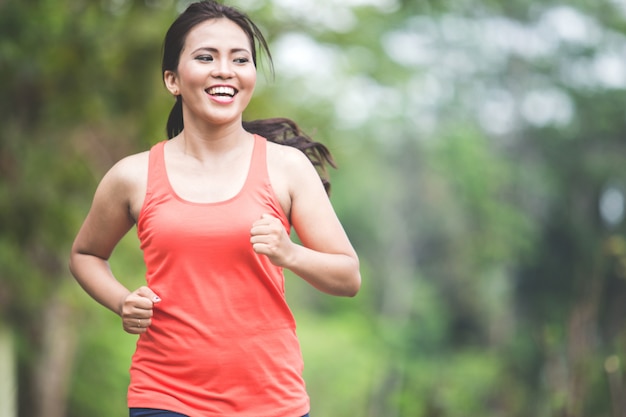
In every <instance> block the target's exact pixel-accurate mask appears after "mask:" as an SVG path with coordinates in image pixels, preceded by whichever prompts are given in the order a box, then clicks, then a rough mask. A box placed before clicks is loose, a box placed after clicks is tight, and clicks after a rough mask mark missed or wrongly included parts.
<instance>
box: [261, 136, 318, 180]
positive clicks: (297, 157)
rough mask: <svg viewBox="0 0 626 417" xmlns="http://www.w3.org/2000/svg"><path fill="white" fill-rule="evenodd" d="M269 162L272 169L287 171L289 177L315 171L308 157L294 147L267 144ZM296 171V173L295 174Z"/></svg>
mask: <svg viewBox="0 0 626 417" xmlns="http://www.w3.org/2000/svg"><path fill="white" fill-rule="evenodd" d="M267 160H268V165H269V167H270V168H278V169H281V170H285V171H286V173H288V174H289V175H294V174H297V173H298V172H302V170H304V171H308V170H313V171H314V168H313V164H312V163H311V161H309V159H308V158H307V156H306V155H305V154H304V152H302V151H301V150H299V149H296V148H294V147H293V146H287V145H281V144H278V143H274V142H269V141H268V142H267ZM294 170H295V172H294Z"/></svg>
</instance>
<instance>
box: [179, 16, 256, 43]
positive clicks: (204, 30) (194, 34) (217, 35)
mask: <svg viewBox="0 0 626 417" xmlns="http://www.w3.org/2000/svg"><path fill="white" fill-rule="evenodd" d="M205 46H206V47H211V48H226V49H233V48H235V49H246V50H248V51H251V45H250V39H248V35H246V32H244V31H243V29H241V28H240V27H239V25H237V24H236V23H235V22H233V21H232V20H230V19H226V18H220V19H210V20H206V21H204V22H202V23H199V24H197V25H196V26H194V27H193V28H192V29H191V30H190V31H189V33H188V34H187V37H186V39H185V46H184V49H195V48H200V47H205Z"/></svg>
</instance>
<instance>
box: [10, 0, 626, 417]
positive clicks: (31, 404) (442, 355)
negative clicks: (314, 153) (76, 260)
mask: <svg viewBox="0 0 626 417" xmlns="http://www.w3.org/2000/svg"><path fill="white" fill-rule="evenodd" d="M184 3H185V2H183V1H174V0H145V1H129V0H99V1H96V2H91V1H84V0H61V1H59V0H55V1H52V0H32V1H17V0H0V91H2V93H3V97H4V100H2V101H0V124H1V126H2V128H1V129H0V220H1V222H0V225H1V229H0V324H1V326H0V327H8V328H9V329H11V333H12V335H13V340H14V344H15V349H14V351H15V360H16V363H17V374H18V375H17V378H18V386H19V390H18V393H19V396H18V401H17V408H18V413H16V415H19V416H24V417H39V416H46V417H57V416H70V417H71V416H76V417H78V416H85V415H89V416H94V417H97V416H113V415H124V414H125V413H126V411H125V407H126V406H125V393H126V386H127V384H128V366H129V363H130V356H131V354H132V352H133V348H134V343H135V339H134V338H133V337H132V336H129V335H127V334H125V333H124V332H123V331H122V329H121V325H120V323H119V320H118V318H117V317H115V315H113V314H112V313H110V312H108V311H106V310H105V309H104V308H102V307H100V306H98V305H97V304H96V303H95V302H94V301H92V300H91V299H89V297H88V296H87V295H86V294H85V293H84V292H82V290H81V289H80V288H79V287H78V285H77V284H76V283H75V282H74V281H73V280H72V279H71V278H70V276H69V273H68V271H67V268H66V266H65V264H66V260H67V257H68V251H69V247H70V245H71V242H72V239H73V236H74V235H75V233H76V231H77V230H78V227H79V226H80V223H81V221H82V219H83V218H84V216H85V214H86V212H87V210H88V207H89V204H90V200H91V197H92V195H93V192H94V190H95V186H96V184H97V182H98V181H99V179H100V178H101V177H102V175H103V174H104V172H106V170H107V169H108V168H109V167H110V166H111V165H112V164H113V163H114V162H115V161H117V160H118V159H120V158H121V157H123V156H125V155H127V154H130V153H133V152H137V151H140V150H145V149H147V148H148V147H149V146H150V145H151V144H153V143H155V142H157V141H159V140H161V139H163V138H164V137H165V134H164V126H165V119H166V117H167V113H168V111H169V108H170V106H171V105H172V104H173V102H172V99H171V97H169V95H168V94H167V93H166V92H165V89H164V88H163V86H162V81H161V74H160V56H159V54H160V48H161V41H162V37H163V35H164V33H165V30H166V29H167V27H168V26H169V24H170V22H171V21H172V20H173V19H174V17H175V16H176V14H177V12H178V11H179V10H181V8H182V7H183V6H184ZM233 4H234V5H237V6H240V7H242V8H243V9H245V10H247V11H248V12H249V13H250V14H251V16H252V17H253V18H254V20H255V21H256V22H257V23H259V24H260V26H261V27H262V28H263V30H264V32H265V33H266V34H267V37H268V40H269V41H270V44H271V47H272V52H273V55H274V60H275V61H274V64H275V69H276V76H275V78H273V77H272V75H271V74H270V73H269V72H268V69H269V68H268V65H267V61H263V60H262V65H260V68H259V71H260V72H261V76H260V77H259V85H258V87H257V92H256V98H255V99H254V100H253V102H252V103H251V105H250V107H249V109H248V111H247V113H246V117H247V118H248V119H254V118H265V117H275V116H283V117H289V118H292V119H294V120H296V121H297V122H298V123H299V124H300V125H301V126H302V127H303V128H304V129H305V130H307V131H308V132H310V133H313V134H314V136H315V138H317V139H318V140H320V141H322V142H324V143H326V144H327V145H328V146H329V148H330V149H331V151H332V152H333V154H334V155H335V158H336V160H337V162H338V164H339V166H340V169H339V170H338V171H336V172H333V173H331V174H332V176H331V178H332V181H333V194H332V200H333V204H334V206H335V208H336V210H337V212H338V214H339V216H340V218H341V219H342V222H343V224H344V225H345V227H346V230H347V231H348V234H349V235H350V237H351V239H352V241H353V243H354V244H355V246H356V247H357V250H358V252H359V254H360V257H361V263H362V274H363V288H362V291H361V293H360V294H359V295H358V296H357V297H356V298H355V299H337V298H331V297H328V296H325V295H323V294H319V293H317V292H315V291H314V290H313V289H312V288H310V287H308V286H307V285H306V284H305V283H303V282H302V281H301V280H299V279H298V278H297V277H294V276H292V275H291V274H289V273H288V274H287V295H288V298H289V301H290V304H291V305H292V307H293V310H294V313H295V315H296V318H297V320H298V333H299V335H300V338H301V343H302V349H303V352H304V355H305V364H306V366H305V379H306V380H307V384H308V388H309V392H310V395H311V398H312V415H313V416H318V417H331V416H332V417H342V416H346V417H347V416H354V415H357V416H368V417H396V416H397V417H420V416H428V417H437V416H442V417H443V416H446V417H454V416H459V417H461V416H468V415H489V416H507V417H511V416H524V417H525V416H531V415H532V416H538V417H541V416H553V415H565V416H607V415H621V414H623V413H624V407H625V406H624V403H623V398H622V396H623V393H624V392H625V387H624V386H623V385H622V380H623V378H622V376H623V365H622V363H623V361H624V360H625V358H624V349H625V347H626V328H625V326H624V317H625V315H626V240H625V237H624V222H623V215H624V212H623V211H624V196H625V195H626V189H625V187H626V181H625V180H624V178H625V176H626V164H625V163H624V155H626V142H625V136H626V110H625V109H626V94H624V93H625V90H626V63H625V61H624V59H623V58H624V56H626V5H625V3H624V1H621V0H610V1H609V0H601V1H597V2H583V1H570V2H567V3H565V2H558V1H547V2H539V1H536V0H515V1H503V0H464V1H440V0H430V1H419V2H418V1H412V0H405V1H400V0H359V1H357V0H353V1H350V2H341V1H338V0H326V1H318V2H314V1H310V0H307V1H305V0H302V1H295V0H294V1H287V0H280V1H279V0H274V1H270V0H266V1H250V0H239V1H233ZM112 268H113V270H114V272H115V273H116V276H118V278H119V279H120V281H122V282H124V283H125V284H126V285H128V286H129V287H136V286H139V285H141V283H142V282H143V264H142V257H141V252H140V251H139V249H138V247H137V239H136V236H135V235H134V231H133V232H131V233H130V234H129V235H128V236H127V237H126V238H125V239H124V240H123V241H122V242H121V244H120V246H119V247H118V248H117V250H116V251H115V254H114V256H113V258H112ZM2 340H5V339H2ZM8 386H9V387H10V384H9V385H8ZM3 389H7V388H6V387H5V385H2V382H0V390H3ZM620 393H621V394H620ZM620 413H621V414H620Z"/></svg>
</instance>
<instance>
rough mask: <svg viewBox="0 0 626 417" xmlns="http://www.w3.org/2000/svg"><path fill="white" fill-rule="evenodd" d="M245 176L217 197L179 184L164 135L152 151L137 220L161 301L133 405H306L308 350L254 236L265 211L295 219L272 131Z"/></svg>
mask: <svg viewBox="0 0 626 417" xmlns="http://www.w3.org/2000/svg"><path fill="white" fill-rule="evenodd" d="M254 141H255V142H254V150H253V153H252V159H251V163H250V167H249V172H248V176H247V179H246V181H245V183H244V186H243V188H242V189H241V190H240V191H239V193H238V194H237V195H235V196H234V197H232V198H230V199H228V200H225V201H221V202H216V203H194V202H189V201H186V200H183V199H182V198H180V197H179V196H178V195H177V194H176V193H175V191H174V190H173V189H172V187H171V185H170V183H169V180H168V177H167V172H166V167H165V161H164V157H163V146H164V144H165V141H163V142H160V143H158V144H156V145H155V146H154V147H152V149H151V150H150V157H149V171H148V187H147V193H146V197H145V201H144V205H143V207H142V209H141V212H140V215H139V220H138V222H137V233H138V235H139V239H140V242H141V249H142V250H143V253H144V260H145V264H146V269H147V271H146V279H147V284H148V286H149V287H150V288H152V290H153V291H154V292H156V294H158V295H159V296H160V297H161V299H162V301H161V302H160V303H159V304H157V305H155V308H154V316H153V320H152V325H151V326H150V328H149V330H148V331H147V332H146V333H144V334H142V335H141V336H140V337H139V339H138V341H137V348H136V352H135V354H134V355H133V359H132V364H131V368H130V377H131V380H130V387H129V390H128V404H129V407H139V408H157V409H165V410H170V411H175V412H179V413H183V414H186V415H189V416H191V417H218V416H219V417H298V416H301V415H304V414H306V413H307V412H308V411H309V398H308V396H307V393H306V391H305V386H304V381H303V379H302V376H301V375H302V369H303V363H302V355H301V352H300V345H299V343H298V339H297V337H296V331H295V327H296V326H295V321H294V318H293V315H292V314H291V311H290V309H289V307H288V306H287V303H286V300H285V293H284V277H283V271H282V269H281V268H279V267H276V266H275V265H273V264H272V263H271V262H270V261H269V259H268V258H267V257H266V256H263V255H257V254H256V253H254V251H253V250H252V246H251V244H250V228H251V226H252V223H253V222H254V221H256V220H257V219H259V218H260V217H261V215H262V214H263V213H268V214H271V215H273V216H276V217H277V218H279V219H280V220H281V221H282V223H283V225H284V227H285V230H287V231H288V232H289V229H290V225H289V222H288V220H287V218H286V216H285V214H284V212H283V211H282V208H281V206H280V204H279V202H278V199H277V198H276V195H275V194H274V191H273V189H272V187H271V185H270V181H269V177H268V173H267V161H266V140H265V139H264V138H262V137H260V136H255V139H254Z"/></svg>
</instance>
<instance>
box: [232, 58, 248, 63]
mask: <svg viewBox="0 0 626 417" xmlns="http://www.w3.org/2000/svg"><path fill="white" fill-rule="evenodd" d="M234 62H235V63H236V64H247V63H248V62H250V60H249V59H248V58H246V57H240V58H235V59H234Z"/></svg>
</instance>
